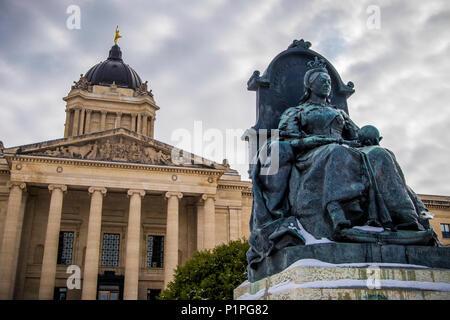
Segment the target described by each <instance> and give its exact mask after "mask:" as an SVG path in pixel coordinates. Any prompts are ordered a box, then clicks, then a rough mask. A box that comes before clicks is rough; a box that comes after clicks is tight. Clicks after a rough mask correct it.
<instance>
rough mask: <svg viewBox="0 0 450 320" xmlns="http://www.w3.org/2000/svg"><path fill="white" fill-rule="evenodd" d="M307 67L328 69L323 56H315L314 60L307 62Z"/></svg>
mask: <svg viewBox="0 0 450 320" xmlns="http://www.w3.org/2000/svg"><path fill="white" fill-rule="evenodd" d="M306 69H307V70H323V71H327V67H326V64H325V61H324V60H323V59H321V58H318V57H314V60H313V61H308V62H307V63H306Z"/></svg>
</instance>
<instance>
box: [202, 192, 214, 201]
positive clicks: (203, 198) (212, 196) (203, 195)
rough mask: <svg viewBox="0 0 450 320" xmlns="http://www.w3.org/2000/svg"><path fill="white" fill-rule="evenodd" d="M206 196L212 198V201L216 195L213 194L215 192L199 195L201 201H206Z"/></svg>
mask: <svg viewBox="0 0 450 320" xmlns="http://www.w3.org/2000/svg"><path fill="white" fill-rule="evenodd" d="M208 198H212V199H213V200H214V201H216V195H215V194H211V193H204V194H202V196H201V199H202V200H203V201H206V199H208Z"/></svg>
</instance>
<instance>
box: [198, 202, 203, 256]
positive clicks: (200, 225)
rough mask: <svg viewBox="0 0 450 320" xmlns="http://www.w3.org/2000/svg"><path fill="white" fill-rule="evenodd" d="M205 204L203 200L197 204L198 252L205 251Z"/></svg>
mask: <svg viewBox="0 0 450 320" xmlns="http://www.w3.org/2000/svg"><path fill="white" fill-rule="evenodd" d="M204 232H205V203H204V201H203V200H202V199H200V200H199V201H198V202H197V251H201V250H203V249H205V245H204V236H205V235H204Z"/></svg>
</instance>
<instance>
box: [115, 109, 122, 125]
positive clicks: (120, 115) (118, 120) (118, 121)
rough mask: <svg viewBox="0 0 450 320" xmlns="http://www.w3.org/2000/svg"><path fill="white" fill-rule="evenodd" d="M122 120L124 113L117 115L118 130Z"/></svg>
mask: <svg viewBox="0 0 450 320" xmlns="http://www.w3.org/2000/svg"><path fill="white" fill-rule="evenodd" d="M121 120H122V112H117V113H116V128H120V121H121Z"/></svg>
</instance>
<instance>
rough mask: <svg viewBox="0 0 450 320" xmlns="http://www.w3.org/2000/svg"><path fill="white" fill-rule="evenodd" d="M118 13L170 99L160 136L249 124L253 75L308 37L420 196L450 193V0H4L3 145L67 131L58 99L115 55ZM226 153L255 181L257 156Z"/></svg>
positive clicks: (159, 93) (128, 45)
mask: <svg viewBox="0 0 450 320" xmlns="http://www.w3.org/2000/svg"><path fill="white" fill-rule="evenodd" d="M71 5H76V6H78V7H79V8H80V14H81V15H80V28H79V29H76V28H75V29H69V28H68V27H67V20H68V19H69V21H73V20H70V14H68V13H67V9H68V7H69V6H71ZM374 8H375V9H374ZM377 8H379V13H380V14H379V18H380V19H379V20H377V17H378V15H377ZM117 24H118V25H119V28H120V32H121V34H122V35H123V38H121V39H120V40H119V45H120V47H121V49H122V52H123V58H124V61H125V62H126V63H128V64H129V65H130V66H132V67H133V68H134V69H135V70H136V71H137V72H138V73H139V75H140V76H141V78H142V79H143V80H148V81H149V84H150V87H151V89H152V90H153V93H154V96H155V100H156V103H157V104H158V105H159V106H160V107H161V109H160V110H159V111H158V114H157V120H156V125H155V137H156V138H157V139H158V140H161V141H163V142H166V143H169V144H174V145H175V144H176V142H177V141H173V139H172V138H173V134H174V132H177V130H179V129H183V128H184V129H187V130H189V131H190V132H193V130H194V129H193V128H194V122H195V121H202V123H201V125H202V127H203V131H204V132H205V131H207V130H212V129H218V130H220V132H222V133H223V135H224V136H225V132H226V130H227V129H233V130H245V129H247V128H249V127H251V126H252V125H253V124H255V93H254V92H251V91H247V88H246V83H247V80H248V78H249V77H250V75H251V74H252V72H253V71H254V70H260V71H261V72H263V71H264V70H265V68H266V67H267V66H268V64H269V63H270V61H271V60H272V59H273V58H274V57H275V56H276V55H277V54H278V53H279V52H281V51H283V50H285V49H286V48H287V47H288V45H289V44H290V43H291V42H292V40H294V39H301V38H303V39H305V40H308V41H310V42H311V43H312V48H311V49H313V50H315V51H317V52H319V53H320V54H322V55H323V56H325V57H326V58H327V59H328V60H329V61H330V62H331V63H332V64H333V65H334V66H335V68H336V69H337V70H338V72H339V73H340V75H341V77H342V79H343V81H344V83H347V82H348V81H352V82H354V83H355V89H356V93H355V94H354V95H353V96H352V97H351V98H350V99H349V101H348V105H349V112H350V116H351V117H352V118H353V119H354V121H355V122H356V123H357V124H359V125H360V126H363V125H365V124H374V125H376V126H377V127H378V128H379V129H380V131H381V134H382V135H383V136H384V139H383V142H382V145H383V146H385V147H386V148H389V149H391V150H392V151H393V152H394V153H395V154H396V157H397V160H398V162H399V163H400V165H401V167H402V169H403V171H404V173H405V175H406V179H407V182H408V184H409V185H410V186H411V187H412V188H413V189H414V190H415V191H416V192H418V193H422V194H437V195H450V134H449V132H450V129H449V124H450V105H449V101H450V2H449V1H447V0H442V1H421V0H419V1H411V0H408V1H376V0H369V1H362V0H355V1H345V0H342V1H320V0H319V1H301V0H285V1H283V0H251V1H247V0H176V1H175V0H147V1H132V0H129V1H114V0H107V1H100V0H96V1H94V0H91V1H87V0H86V1H77V0H70V1H62V0H55V1H24V0H23V1H22V0H21V1H12V0H11V1H8V0H6V1H5V0H2V1H1V2H0V40H1V50H0V108H1V113H0V140H2V141H3V143H4V145H5V146H6V147H11V146H16V145H22V144H28V143H33V142H39V141H45V140H50V139H57V138H60V137H62V136H63V132H64V121H65V112H64V108H65V105H64V101H62V97H64V96H65V95H67V93H68V92H69V90H70V86H71V84H72V82H73V81H74V80H78V78H79V75H80V74H81V73H86V71H87V70H88V69H89V68H90V67H91V66H93V65H94V64H96V63H98V62H99V61H101V60H105V59H106V58H107V55H108V51H109V49H110V47H111V45H112V44H113V37H114V29H115V26H116V25H117ZM189 151H194V150H189ZM226 156H227V157H229V158H231V164H232V166H233V167H235V168H236V169H239V171H240V172H241V174H242V177H243V178H247V173H246V167H247V166H246V165H245V164H242V163H237V162H238V161H239V160H238V157H237V156H236V155H234V156H233V155H231V154H228V155H226ZM213 160H216V161H221V159H218V158H216V159H213Z"/></svg>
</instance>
